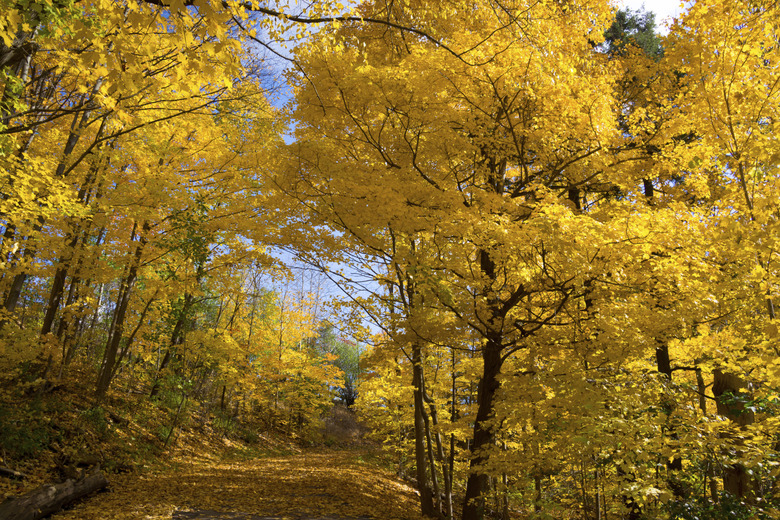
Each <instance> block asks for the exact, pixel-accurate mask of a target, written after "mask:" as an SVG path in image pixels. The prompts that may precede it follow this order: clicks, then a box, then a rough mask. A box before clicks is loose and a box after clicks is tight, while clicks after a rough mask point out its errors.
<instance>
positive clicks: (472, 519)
mask: <svg viewBox="0 0 780 520" xmlns="http://www.w3.org/2000/svg"><path fill="white" fill-rule="evenodd" d="M482 360H483V362H484V366H483V369H482V378H481V379H480V381H479V387H478V389H477V416H476V418H475V420H474V439H473V442H472V445H471V462H470V464H469V477H468V481H467V482H466V495H465V497H464V502H463V516H462V518H463V520H482V518H483V517H484V514H485V497H484V494H485V492H486V491H487V489H488V476H487V473H485V470H484V468H483V467H482V466H483V465H484V464H485V462H487V459H488V454H487V451H488V450H489V449H490V447H491V446H492V445H493V441H494V434H493V432H492V431H491V429H490V426H489V425H488V422H489V420H490V417H491V415H492V413H493V400H494V398H495V395H496V392H497V391H498V387H499V381H498V375H499V373H500V372H501V365H502V363H503V360H502V359H501V342H500V340H499V338H497V337H493V338H490V339H489V340H488V341H487V342H486V343H485V346H484V347H483V349H482Z"/></svg>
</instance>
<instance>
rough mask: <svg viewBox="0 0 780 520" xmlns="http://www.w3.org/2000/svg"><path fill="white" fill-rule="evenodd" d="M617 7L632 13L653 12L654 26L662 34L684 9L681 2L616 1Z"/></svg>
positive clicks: (652, 0) (669, 0)
mask: <svg viewBox="0 0 780 520" xmlns="http://www.w3.org/2000/svg"><path fill="white" fill-rule="evenodd" d="M618 5H620V6H622V7H627V8H629V9H631V10H632V11H636V10H639V9H642V10H644V11H652V12H654V13H655V22H656V25H657V26H658V29H659V30H660V31H661V32H663V33H665V32H666V31H667V27H668V26H669V24H670V23H671V21H672V19H673V18H675V17H676V16H678V15H679V14H680V13H682V12H683V10H684V9H685V8H684V7H683V2H682V1H681V0H648V1H645V0H618Z"/></svg>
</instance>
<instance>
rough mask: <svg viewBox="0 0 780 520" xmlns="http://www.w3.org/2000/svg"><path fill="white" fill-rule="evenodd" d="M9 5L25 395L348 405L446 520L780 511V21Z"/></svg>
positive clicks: (17, 334) (387, 6) (599, 7)
mask: <svg viewBox="0 0 780 520" xmlns="http://www.w3.org/2000/svg"><path fill="white" fill-rule="evenodd" d="M3 5H4V9H3V10H2V13H1V14H0V66H2V67H3V69H2V71H3V72H2V76H1V77H0V83H1V84H2V85H1V86H2V89H3V95H2V99H1V100H0V186H2V190H0V219H2V220H0V224H2V229H1V231H2V242H0V255H2V256H1V258H0V276H1V278H0V298H2V304H3V310H2V315H0V366H2V367H3V368H2V370H3V371H4V373H6V374H8V375H7V377H8V378H9V380H13V381H16V382H20V381H23V380H24V381H28V382H29V381H37V383H34V384H38V385H45V384H46V382H47V381H49V382H50V381H53V380H61V379H66V378H67V377H68V374H69V373H71V372H73V373H85V374H87V375H88V377H89V378H91V379H90V380H91V381H93V382H94V383H93V384H92V393H91V398H92V399H94V402H95V403H97V404H99V403H101V402H103V401H104V400H105V399H106V398H107V396H110V395H111V393H112V391H114V390H115V389H116V387H118V386H119V387H122V388H125V389H128V391H129V389H136V390H137V391H140V392H143V393H144V394H145V395H148V396H149V398H150V400H152V401H153V402H155V403H157V405H158V406H163V407H167V409H169V410H170V411H171V416H172V417H173V419H172V426H171V428H170V430H169V433H168V438H167V439H166V440H165V443H166V444H167V443H168V442H169V439H170V438H171V432H172V431H173V429H174V428H175V426H176V424H178V421H180V417H181V416H182V413H187V412H188V408H187V406H188V405H187V403H191V402H192V403H200V405H201V407H202V408H208V409H210V410H212V411H213V413H214V414H217V415H220V416H221V417H223V418H224V417H228V416H231V417H238V416H242V415H243V416H257V417H260V418H261V419H262V421H263V422H264V424H265V425H267V426H268V427H273V428H278V429H280V430H283V431H286V432H287V433H289V434H291V435H292V434H295V435H314V433H313V432H314V430H315V429H316V426H317V424H318V422H319V421H320V420H321V416H322V414H323V413H324V411H325V410H327V408H328V407H329V406H331V404H332V398H333V397H334V394H335V393H338V394H339V396H340V398H341V400H342V401H344V402H345V403H347V404H349V405H352V404H353V403H354V407H355V408H356V409H357V410H358V411H360V413H361V414H362V416H363V417H364V418H365V420H366V421H367V422H368V423H370V424H371V426H372V428H373V430H374V435H375V436H376V438H377V439H379V440H380V441H381V442H382V443H383V445H384V446H385V448H386V449H387V451H388V453H389V454H390V455H391V456H392V457H393V458H394V460H395V462H396V463H397V467H398V468H399V469H398V471H399V472H402V473H406V472H408V473H410V474H414V476H415V478H416V482H417V485H418V488H419V491H420V506H421V511H422V513H423V514H425V515H428V516H430V517H439V518H455V517H458V518H462V519H464V520H475V519H483V518H502V519H508V518H513V517H523V518H525V517H528V518H550V517H555V518H588V519H590V518H593V519H597V520H601V519H602V518H607V517H611V518H626V519H639V518H642V517H646V518H670V519H671V518H691V519H693V518H719V517H724V518H725V517H727V515H732V514H733V515H742V516H741V517H744V518H748V517H765V518H771V517H772V515H774V514H776V513H777V510H778V507H780V505H779V504H780V497H778V491H779V490H778V489H777V486H776V484H775V482H776V480H777V478H776V477H777V476H778V474H780V460H779V459H778V457H779V455H778V447H779V446H780V444H778V441H780V439H778V438H777V435H778V434H777V432H778V431H779V430H778V408H777V400H778V389H779V387H780V380H779V379H778V378H779V377H780V351H779V350H778V337H779V336H778V328H777V325H776V323H775V320H776V319H777V318H776V314H775V313H776V311H775V306H774V299H775V294H776V292H777V290H778V285H777V280H775V275H776V274H777V260H776V256H777V252H776V251H775V247H776V237H777V236H778V229H776V228H777V225H778V224H777V222H778V215H779V214H780V213H779V211H780V208H778V206H777V194H778V193H780V185H778V183H779V182H780V175H778V165H779V164H780V152H778V141H777V137H776V136H777V135H778V133H777V132H776V131H775V130H776V128H775V126H776V125H777V121H778V120H780V117H779V114H778V113H777V112H778V111H779V110H780V91H779V89H778V86H779V85H780V83H778V77H779V76H778V70H777V67H778V63H777V61H778V58H777V52H778V51H777V41H778V34H777V31H778V27H779V26H780V25H779V24H780V12H779V11H778V7H777V6H776V5H775V4H773V3H769V2H764V3H762V2H758V3H756V2H742V1H739V2H726V1H712V2H706V3H704V2H697V3H694V4H693V5H691V6H690V7H689V8H688V10H687V11H686V12H685V13H684V14H683V15H681V18H680V19H679V20H676V21H675V22H674V23H673V25H672V26H671V27H670V30H669V33H668V34H667V35H665V36H659V35H658V34H656V32H655V21H654V17H653V15H652V13H643V12H639V13H635V12H630V11H623V10H617V9H616V7H615V6H613V5H612V4H610V3H609V2H607V1H606V0H589V1H580V2H537V1H526V0H511V1H504V0H478V1H476V2H470V3H462V2H457V1H453V2H449V3H442V2H439V1H435V2H434V1H431V0H410V1H405V2H391V3H387V2H378V1H374V0H366V1H363V2H360V3H357V4H355V5H354V6H351V5H350V6H344V5H341V4H338V3H330V2H315V3H311V4H309V5H307V6H306V7H305V8H301V9H300V10H298V11H295V10H291V9H290V8H288V7H285V6H284V5H281V4H279V5H275V4H260V3H257V2H233V1H231V0H228V1H224V2H223V1H219V2H217V1H202V2H200V1H198V2H189V1H185V2H167V1H146V2H129V1H123V0H122V1H120V0H95V1H90V2H80V3H70V2H65V3H59V2H54V3H52V2H49V1H48V0H47V1H41V2H34V3H33V4H31V5H32V7H33V8H32V9H28V7H29V6H27V5H26V4H25V5H22V4H19V3H14V2H9V1H6V2H5V3H4V4H3ZM261 51H262V52H261ZM271 55H276V56H277V57H281V59H283V60H285V61H286V62H288V63H290V66H289V67H288V69H287V70H286V72H285V77H286V81H287V85H288V87H287V88H289V89H290V97H289V99H286V100H285V101H283V102H278V101H277V100H278V98H275V97H274V94H273V93H271V92H270V91H269V90H268V89H269V75H270V74H271V73H272V72H273V71H272V70H271V69H270V65H269V56H271ZM282 104H284V106H281V105H282ZM279 251H285V252H286V254H287V255H292V256H294V257H295V258H296V259H297V260H298V261H302V262H305V263H307V264H308V265H309V266H310V267H314V268H315V269H317V270H320V271H321V272H322V274H323V276H325V277H327V279H328V280H329V283H330V284H332V285H333V286H334V288H337V289H338V290H339V291H340V295H341V296H340V297H339V298H335V299H333V298H326V297H325V295H324V293H323V291H321V290H320V289H321V287H320V286H318V285H317V284H316V283H314V282H313V281H312V280H310V284H309V286H308V287H305V285H306V284H305V280H306V278H305V276H304V277H302V278H301V277H300V276H298V277H297V278H296V277H295V276H292V275H291V271H290V270H289V269H288V268H287V267H286V266H285V265H283V264H284V262H283V259H284V258H286V257H287V256H286V255H281V254H279V253H278V252H279ZM299 282H301V286H300V287H299V286H298V283H299ZM334 324H336V325H337V326H338V329H339V332H338V333H337V332H336V328H334ZM350 332H351V333H353V334H354V335H355V336H356V337H358V339H360V340H361V342H362V341H365V346H364V345H363V343H358V342H356V341H354V340H353V339H352V338H349V339H348V336H347V334H349V333H350ZM190 406H191V408H190V410H194V409H195V408H196V406H195V404H192V405H190ZM182 410H184V412H182ZM718 515H720V516H718ZM737 517H740V516H737Z"/></svg>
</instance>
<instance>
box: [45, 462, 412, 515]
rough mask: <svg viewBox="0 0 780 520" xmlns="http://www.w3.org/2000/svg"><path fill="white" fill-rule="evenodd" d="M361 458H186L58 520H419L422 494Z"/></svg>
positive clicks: (117, 482)
mask: <svg viewBox="0 0 780 520" xmlns="http://www.w3.org/2000/svg"><path fill="white" fill-rule="evenodd" d="M364 457H366V458H367V457H370V454H369V453H368V452H365V451H362V450H354V449H352V450H317V451H311V450H308V451H303V452H302V453H298V454H293V455H289V456H272V457H267V458H257V459H252V460H239V461H235V460H234V461H230V460H227V461H226V460H210V459H208V458H197V457H188V458H186V459H181V460H179V461H178V462H177V464H176V465H175V466H174V467H171V468H168V469H165V470H162V471H159V472H157V473H147V474H142V475H138V474H124V475H114V476H112V477H111V478H110V480H111V486H110V489H109V491H108V492H104V493H101V494H98V495H94V496H92V497H91V498H89V499H87V500H85V501H82V502H81V503H79V504H77V505H76V506H75V507H73V508H72V509H70V510H67V511H63V512H61V513H59V514H57V515H54V516H53V517H52V519H54V520H66V519H69V520H93V519H101V520H131V519H132V520H139V519H141V520H157V519H174V520H185V519H186V520H227V519H230V520H263V519H290V520H293V519H295V520H304V519H305V520H315V519H316V520H346V519H350V520H363V519H408V520H420V519H421V517H420V514H419V512H418V511H417V509H418V504H417V496H416V491H415V490H414V489H413V488H412V487H411V486H409V485H407V484H406V483H404V482H403V481H401V480H399V479H398V478H397V477H396V476H395V475H394V474H393V473H392V472H391V471H389V470H385V469H382V468H380V467H378V466H376V465H374V464H369V463H366V462H363V459H364Z"/></svg>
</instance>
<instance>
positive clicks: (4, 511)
mask: <svg viewBox="0 0 780 520" xmlns="http://www.w3.org/2000/svg"><path fill="white" fill-rule="evenodd" d="M106 486H108V480H106V477H105V475H103V473H102V472H100V471H98V472H97V473H93V474H92V475H89V476H88V477H85V478H83V479H81V480H67V481H65V482H63V483H62V484H54V485H52V484H47V485H45V486H41V487H39V488H37V489H34V490H33V491H30V492H29V493H27V494H26V495H22V496H21V497H19V498H12V499H9V500H6V501H5V502H3V503H2V504H0V518H2V519H3V520H38V519H39V518H44V517H46V516H49V515H50V514H52V513H56V512H57V511H59V510H60V509H62V508H63V507H64V506H66V505H67V504H69V503H71V502H73V501H74V500H78V499H79V498H81V497H83V496H85V495H88V494H90V493H92V492H94V491H98V490H100V489H103V488H104V487H106Z"/></svg>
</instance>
